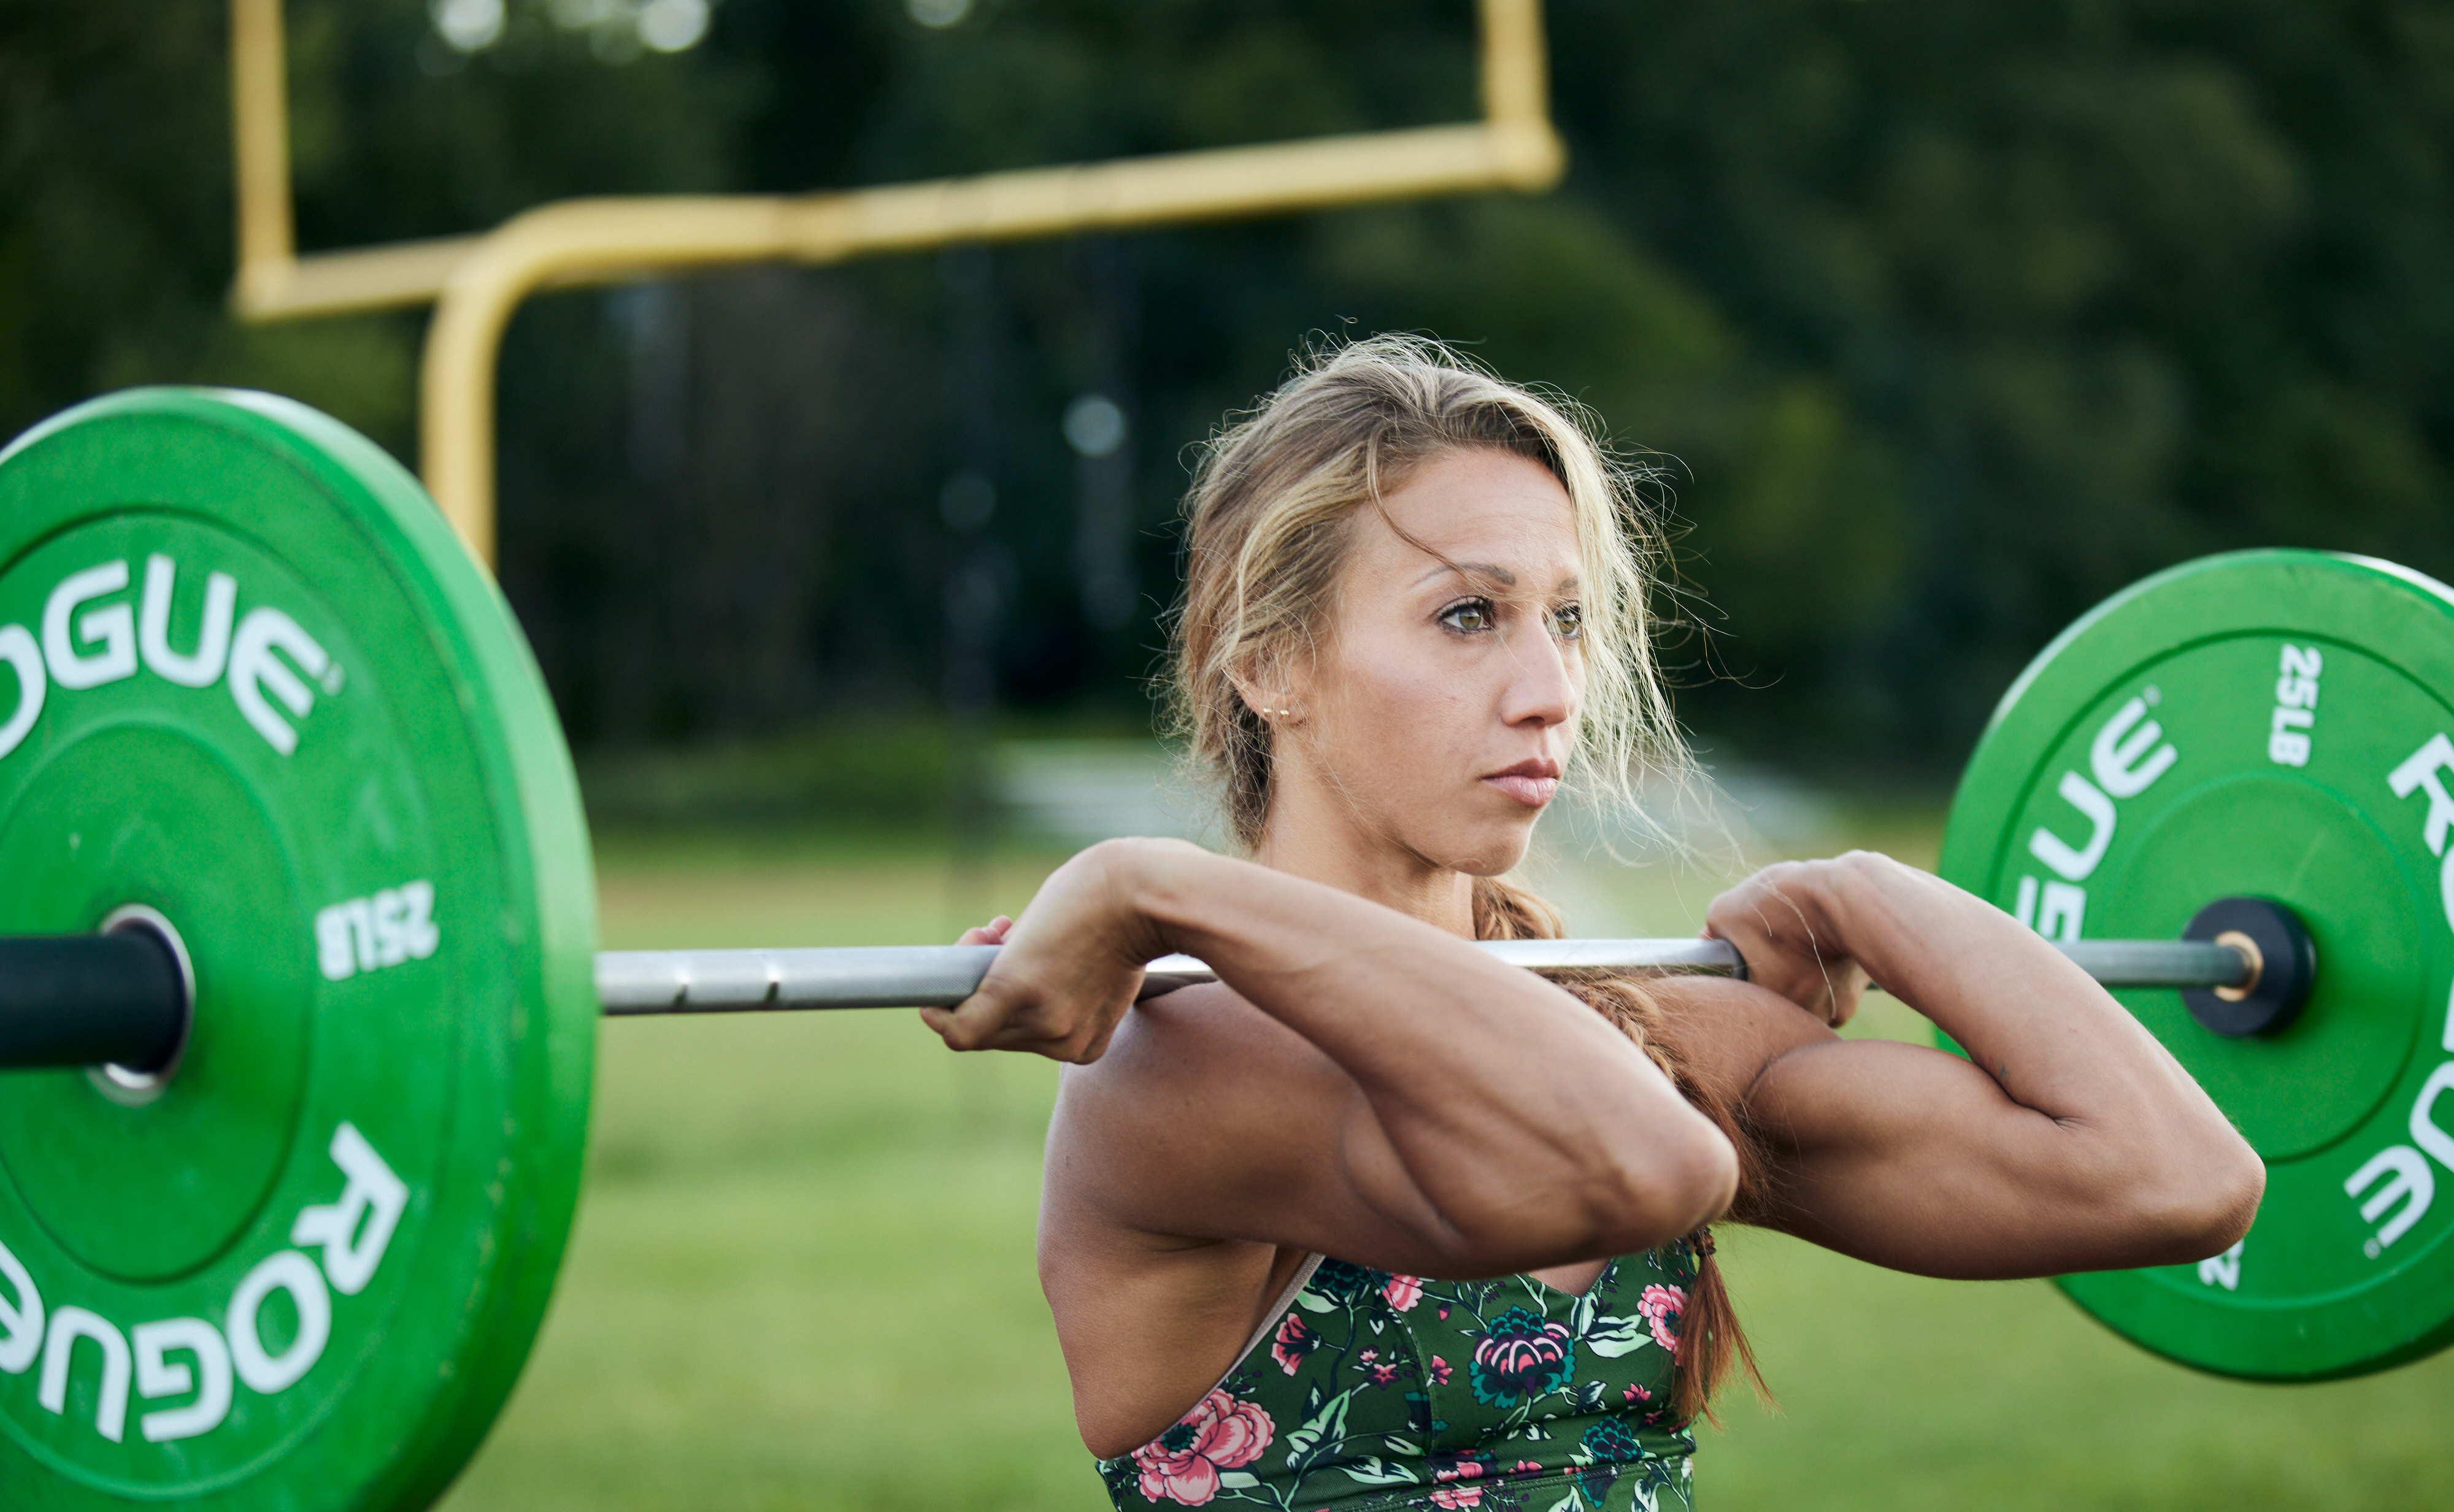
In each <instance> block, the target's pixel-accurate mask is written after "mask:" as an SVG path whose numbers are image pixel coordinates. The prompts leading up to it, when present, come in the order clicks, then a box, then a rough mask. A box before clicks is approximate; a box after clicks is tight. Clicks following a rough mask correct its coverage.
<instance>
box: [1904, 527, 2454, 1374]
mask: <svg viewBox="0 0 2454 1512" xmlns="http://www.w3.org/2000/svg"><path fill="white" fill-rule="evenodd" d="M2449 736H2454V591H2449V590H2448V589H2447V588H2445V587H2444V585H2442V584H2439V583H2436V582H2433V581H2431V580H2429V579H2428V578H2425V577H2423V576H2421V575H2419V574H2416V573H2411V572H2407V571H2404V570H2403V569H2401V568H2397V567H2393V566H2390V565H2388V564H2386V563H2383V562H2376V561H2368V560H2363V559H2360V558H2354V557H2346V556H2335V555H2328V554H2320V553H2314V552H2282V551H2272V552H2248V553H2242V554H2230V555H2223V556H2215V557H2209V558H2206V559H2204V560H2202V561H2197V562H2191V563H2188V564H2186V565H2184V566H2182V567H2178V568H2175V569H2173V570H2172V571H2170V572H2166V573H2163V574H2161V575H2157V576H2155V577H2151V578H2149V579H2147V580H2146V581H2145V582H2142V583H2141V584H2139V585H2138V586H2136V587H2134V588H2132V589H2130V590H2128V591H2126V592H2124V593H2122V594H2121V595H2118V596H2116V597H2115V598H2113V599H2111V600H2110V601H2108V602H2106V603H2105V604H2103V605H2102V606H2100V607H2099V608H2097V609H2096V610H2094V611H2092V612H2091V613H2090V614H2089V615H2087V616H2086V617H2084V618H2083V619H2082V620H2081V621H2080V622H2079V623H2078V624H2076V625H2074V626H2072V627H2071V629H2070V630H2069V631H2067V632H2065V633H2064V634H2063V635H2062V637H2061V638H2059V639H2058V640H2056V641H2055V642H2054V644H2053V645H2052V646H2050V647H2048V648H2047V649H2046V651H2045V652H2044V654H2043V655H2041V656H2039V657H2038V658H2037V660H2036V661H2035V663H2034V664H2033V665H2031V666H2030V667H2029V668H2028V670H2027V671H2026V672H2025V673H2024V674H2022V676H2021V677H2020V680H2019V681H2018V683H2016V684H2015V685H2014V686H2013V687H2012V689H2011V691H2010V693H2009V694H2008V695H2006V696H2004V698H2003V700H2002V704H2001V708H2000V709H1999V710H1998V711H1997V712H1996V714H1995V716H1994V721H1993V723H1992V725H1991V726H1990V727H1989V728H1988V729H1987V731H1986V734H1985V736H1984V738H1983V740H1982V741H1981V743H1980V744H1979V746H1978V749H1977V754H1976V756H1974V757H1973V758H1972V759H1971V761H1970V763H1969V768H1968V772H1967V775H1966V776H1965V777H1964V779H1963V780H1962V783H1961V790H1960V793H1959V796H1958V797H1957V798H1956V800H1955V801H1954V803H1953V806H1952V811H1951V820H1950V825H1949V828H1948V830H1947V831H1946V834H1945V837H1944V841H1943V853H1942V868H1941V869H1942V874H1943V876H1945V877H1948V878H1950V879H1951V880H1952V881H1954V882H1957V883H1959V884H1960V885H1961V886H1962V887H1965V888H1967V889H1969V890H1970V891H1972V892H1974V893H1977V894H1978V895H1979V896H1981V897H1986V898H1988V899H1990V900H1992V901H1993V902H1995V903H1996V904H1998V905H2000V906H2001V907H2002V908H2004V909H2006V910H2010V911H2013V912H2014V913H2017V914H2018V915H2020V916H2021V917H2022V919H2023V920H2024V921H2026V922H2028V923H2029V924H2030V925H2031V926H2032V927H2034V928H2036V929H2038V930H2040V931H2041V932H2042V933H2044V934H2047V935H2049V936H2054V937H2082V936H2084V937H2091V938H2096V937H2105V938H2120V937H2141V938H2151V939H2169V938H2175V937H2179V936H2180V935H2181V933H2182V928H2183V927H2184V926H2185V925H2186V924H2187V923H2188V922H2189V920H2190V917H2191V916H2192V915H2193V914H2195V913H2197V912H2198V911H2199V909H2200V908H2201V907H2203V905H2205V904H2207V903H2209V902H2211V901H2213V900H2214V899H2216V898H2219V897H2265V898H2270V899H2273V900H2276V901H2278V902H2282V903H2283V904H2285V905H2287V906H2288V907H2290V908H2291V909H2292V910H2293V911H2294V912H2295V913H2296V914H2298V915H2299V916H2300V917H2301V919H2302V921H2303V923H2304V924H2305V925H2306V926H2307V927H2308V930H2309V933H2310V935H2311V937H2312V938H2313V939H2314V941H2315V943H2316V946H2317V961H2318V969H2317V978H2316V985H2315V988H2314V990H2313V992H2312V993H2311V996H2310V998H2309V1000H2308V1005H2307V1006H2306V1007H2305V1008H2304V1009H2303V1011H2302V1013H2301V1015H2300V1017H2299V1018H2297V1019H2295V1020H2293V1021H2292V1022H2291V1023H2290V1024H2289V1025H2288V1026H2286V1027H2285V1028H2283V1030H2281V1031H2279V1032H2277V1033H2274V1034H2272V1035H2265V1036H2257V1037H2252V1038H2224V1037H2222V1036H2219V1035H2216V1034H2214V1033H2211V1032H2209V1031H2208V1030H2206V1029H2204V1028H2202V1027H2201V1026H2200V1024H2199V1023H2198V1021H2197V1020H2196V1019H2194V1018H2191V1016H2190V1014H2189V1012H2188V1011H2187V1009H2186V1008H2185V1007H2184V1006H2183V1004H2182V997H2181V995H2180V994H2179V993H2177V992H2172V991H2154V990H2129V991H2123V992H2121V993H2118V994H2116V996H2117V997H2119V998H2121V999H2122V1003H2123V1004H2124V1006H2126V1007H2127V1008H2128V1009H2129V1010H2130V1012H2131V1013H2133V1014H2134V1015H2136V1016H2137V1017H2138V1018H2139V1019H2140V1021H2141V1022H2142V1023H2144V1024H2145V1025H2146V1026H2147V1027H2148V1029H2149V1030H2151V1031H2152V1032H2153V1033H2154V1034H2155V1035H2156V1037H2157V1038H2159V1039H2161V1040H2162V1041H2163V1043H2164V1044H2165V1045H2166V1046H2167V1047H2169V1048H2170V1049H2171V1050H2172V1052H2173V1054H2174V1055H2175V1056H2176V1058H2179V1059H2180V1060H2181V1062H2182V1064H2183V1065H2184V1066H2186V1067H2188V1068H2189V1070H2190V1072H2191V1073H2192V1074H2193V1075H2194V1076H2196V1077H2197V1078H2198V1079H2199V1081H2200V1084H2201V1085H2203V1086H2204V1087H2205V1088H2206V1089H2207V1091H2208V1093H2209V1094H2210V1095H2211V1096H2213V1097H2214V1098H2215V1099H2216V1101H2217V1102H2218V1103H2219V1104H2220V1105H2222V1107H2223V1109H2224V1111H2225V1113H2226V1114H2228V1115H2229V1116H2230V1117H2231V1118H2232V1119H2233V1121H2234V1122H2235V1123H2236V1124H2237V1125H2238V1126H2239V1127H2240V1129H2241V1131H2242V1133H2243V1135H2244V1136H2245V1137H2246V1138H2247V1139H2249V1140H2250V1142H2251V1143H2252V1144H2253V1145H2255V1146H2256V1147H2257V1149H2258V1152H2259V1154H2260V1155H2261V1156H2262V1157H2263V1159H2265V1161H2266V1168H2267V1185H2266V1198H2265V1200H2264V1203H2263V1205H2262V1206H2261V1208H2260V1210H2259V1214H2258V1220H2257V1222H2256V1223H2255V1224H2254V1225H2253V1226H2252V1227H2251V1229H2250V1232H2249V1235H2248V1237H2247V1238H2246V1239H2245V1240H2243V1243H2242V1245H2241V1246H2240V1247H2238V1248H2237V1249H2235V1250H2234V1251H2232V1252H2229V1253H2227V1254H2225V1255H2223V1256H2220V1257H2216V1258H2214V1259H2211V1260H2207V1261H2205V1262H2203V1263H2200V1264H2195V1265H2173V1266H2161V1267H2156V1268H2151V1269H2143V1270H2131V1271H2112V1272H2100V1273H2094V1274H2089V1275H2082V1276H2071V1277H2065V1278H2063V1279H2062V1282H2061V1284H2062V1289H2063V1290H2064V1291H2065V1292H2067V1293H2068V1294H2069V1295H2070V1297H2071V1298H2072V1299H2073V1300H2075V1301H2077V1302H2078V1303H2079V1304H2080V1305H2081V1306H2082V1307H2083V1308H2085V1309H2086V1310H2087V1311H2088V1312H2090V1313H2092V1314H2094V1315H2095V1316H2096V1317H2097V1318H2099V1319H2100V1320H2102V1321H2104V1322H2105V1323H2107V1324H2109V1325H2110V1326H2111V1327H2113V1328H2114V1329H2115V1330H2116V1331H2118V1332H2120V1333H2121V1334H2122V1335H2123V1336H2125V1337H2127V1338H2129V1339H2131V1340H2134V1341H2137V1342H2139V1343H2141V1344H2142V1345H2144V1346H2146V1347H2147V1348H2149V1349H2151V1350H2154V1351H2156V1352H2157V1353H2159V1354H2162V1355H2165V1356H2168V1357H2170V1358H2172V1359H2174V1360H2178V1361H2183V1362H2185V1363H2187V1364H2191V1365H2195V1366H2198V1367H2200V1368H2202V1369H2204V1370H2209V1371H2213V1372H2216V1373H2219V1374H2222V1375H2227V1376H2238V1377H2245V1378H2251V1379H2257V1380H2267V1381H2314V1380H2324V1379H2329V1378H2334V1377H2342V1376H2351V1375H2358V1374H2361V1373H2363V1372H2366V1371H2372V1370H2380V1369H2384V1368H2385V1367H2387V1366H2390V1365H2394V1364H2398V1363H2401V1362H2403V1361H2407V1360H2411V1359H2415V1358H2417V1357H2419V1356H2421V1355H2424V1354H2426V1353H2428V1352H2430V1351H2432V1350H2435V1349H2437V1348H2440V1347H2442V1346H2443V1345H2444V1344H2445V1343H2447V1342H2448V1341H2454V1097H2443V1096H2441V1094H2443V1093H2444V1092H2445V1091H2447V1090H2448V1089H2449V1088H2454V1018H2449V1007H2448V993H2449V987H2454V923H2449V920H2454V845H2449V844H2448V843H2447V831H2448V827H2449V825H2454V797H2449V796H2447V795H2454V743H2449Z"/></svg>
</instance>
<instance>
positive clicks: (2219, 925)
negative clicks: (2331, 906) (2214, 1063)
mask: <svg viewBox="0 0 2454 1512" xmlns="http://www.w3.org/2000/svg"><path fill="white" fill-rule="evenodd" d="M2182 938H2183V939H2193V940H2207V941H2212V942H2219V943H2223V944H2227V945H2230V946H2232V947H2233V948H2234V949H2235V950H2238V951H2240V952H2241V954H2242V955H2243V957H2244V958H2247V959H2248V961H2249V963H2250V968H2251V969H2250V974H2249V977H2248V978H2247V979H2246V980H2244V981H2243V982H2241V983H2239V984H2238V985H2234V986H2231V987H2227V988H2218V987H2191V988H2184V989H2183V990H2182V1003H2183V1004H2184V1005H2185V1006H2186V1007H2187V1008H2188V1009H2189V1010H2190V1017H2191V1018H2196V1019H2197V1020H2198V1021H2199V1025H2200V1027H2201V1028H2203V1029H2205V1030H2206V1031H2208V1032H2209V1033H2210V1034H2219V1035H2223V1037H2224V1038H2228V1039H2246V1038H2252V1037H2256V1036H2272V1035H2279V1034H2282V1033H2283V1031H2284V1030H2286V1029H2288V1028H2290V1027H2291V1025H2292V1021H2293V1020H2294V1019H2295V1018H2299V1017H2300V1014H2301V1010H2302V1008H2303V1006H2304V1005H2306V1004H2307V1002H2308V1001H2309V992H2310V989H2311V988H2312V987H2313V986H2314V985H2315V984H2316V982H2317V978H2318V947H2317V945H2316V943H2315V942H2314V941H2312V940H2311V939H2310V937H2309V931H2308V929H2307V928H2306V927H2305V926H2304V925H2303V924H2302V922H2301V919H2300V917H2299V916H2298V915H2296V914H2294V913H2293V912H2292V910H2290V909H2289V908H2286V907H2285V906H2284V905H2283V904H2282V903H2279V902H2276V901H2275V900H2274V899H2272V898H2265V897H2220V898H2217V899H2216V900H2215V901H2214V902H2212V903H2209V904H2208V905H2207V906H2206V907H2204V908H2203V909H2200V910H2199V912H2198V914H2197V915H2196V916H2195V917H2192V918H2191V920H2190V922H2189V925H2188V927H2187V928H2185V929H2183V930H2182ZM2243 941H2246V943H2247V945H2248V946H2249V948H2248V949H2243V948H2242V947H2243Z"/></svg>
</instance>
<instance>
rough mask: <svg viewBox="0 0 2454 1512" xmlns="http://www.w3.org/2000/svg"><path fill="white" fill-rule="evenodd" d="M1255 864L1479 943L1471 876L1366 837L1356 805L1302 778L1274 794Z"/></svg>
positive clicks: (1385, 839) (1378, 838)
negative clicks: (1366, 899)
mask: <svg viewBox="0 0 2454 1512" xmlns="http://www.w3.org/2000/svg"><path fill="white" fill-rule="evenodd" d="M1290 775H1291V774H1290ZM1253 859H1255V860H1257V861H1258V862H1260V863H1261V864H1262V865H1263V866H1266V867H1269V868H1270V869H1271V870H1273V871H1279V872H1286V873H1288V874H1290V875H1292V876H1296V877H1304V878H1306V879H1308V880H1310V881H1315V882H1325V883H1327V884H1328V885H1329V886H1331V887H1335V888H1337V889H1338V890H1339V891H1340V892H1346V893H1353V894H1354V895H1356V896H1357V897H1368V898H1370V899H1371V900H1372V901H1374V902H1376V903H1379V904H1381V905H1383V906H1385V907H1388V908H1394V909H1396V910H1397V911H1398V912H1399V913H1401V914H1405V915H1408V916H1410V917H1415V918H1419V919H1421V920H1422V921H1423V922H1424V923H1426V924H1430V925H1431V926H1433V927H1434V928H1436V929H1444V930H1446V931H1448V932H1449V933H1450V934H1452V935H1459V936H1463V937H1466V938H1468V939H1471V938H1473V937H1474V877H1472V876H1470V875H1468V874H1467V873H1464V872H1460V871H1458V870H1457V869H1456V868H1454V867H1449V866H1442V865H1440V864H1439V863H1438V862H1436V861H1432V860H1429V859H1427V858H1425V857H1422V856H1420V855H1418V853H1416V852H1414V851H1412V850H1409V849H1407V848H1405V847H1404V846H1401V845H1398V844H1396V843H1394V842H1393V841H1392V840H1391V839H1390V838H1389V837H1386V836H1379V835H1374V834H1371V833H1368V832H1367V831H1366V830H1365V829H1364V828H1363V827H1362V825H1360V824H1359V823H1358V819H1357V815H1356V813H1355V810H1354V808H1353V806H1352V805H1351V804H1349V803H1347V802H1346V801H1344V799H1343V798H1342V797H1341V796H1338V794H1336V793H1332V792H1329V791H1326V790H1325V789H1323V788H1322V787H1321V786H1319V785H1318V784H1317V783H1312V782H1306V781H1303V780H1301V779H1300V778H1298V779H1297V780H1296V781H1293V782H1284V783H1281V784H1280V785H1279V786H1278V787H1277V789H1276V791H1274V792H1273V793H1272V794H1271V795H1270V814H1269V818H1268V819H1267V820H1266V821H1265V823H1264V826H1263V829H1262V832H1261V840H1260V843H1259V844H1258V845H1257V846H1255V847H1254V851H1253Z"/></svg>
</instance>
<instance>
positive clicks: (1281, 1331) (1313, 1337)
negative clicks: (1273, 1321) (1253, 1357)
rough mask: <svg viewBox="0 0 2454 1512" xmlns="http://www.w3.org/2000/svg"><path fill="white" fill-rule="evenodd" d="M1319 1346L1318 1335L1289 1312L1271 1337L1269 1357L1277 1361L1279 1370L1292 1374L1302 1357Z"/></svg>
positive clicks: (1300, 1362)
mask: <svg viewBox="0 0 2454 1512" xmlns="http://www.w3.org/2000/svg"><path fill="white" fill-rule="evenodd" d="M1319 1347H1320V1335H1318V1334H1316V1333H1314V1332H1313V1331H1312V1330H1311V1329H1309V1328H1306V1327H1305V1326H1304V1320H1302V1319H1300V1318H1298V1317H1297V1316H1296V1315H1295V1314H1293V1313H1289V1314H1287V1318H1286V1321H1284V1322H1282V1323H1280V1324H1278V1331H1277V1334H1276V1335H1275V1336H1274V1337H1273V1339H1272V1341H1271V1344H1270V1358H1271V1359H1272V1360H1275V1361H1277V1362H1278V1368H1279V1369H1280V1370H1283V1371H1285V1372H1286V1373H1287V1374H1288V1375H1290V1376H1292V1375H1294V1374H1295V1373H1296V1367H1297V1365H1300V1364H1302V1363H1303V1357H1304V1356H1306V1355H1309V1354H1311V1353H1312V1352H1313V1351H1314V1350H1316V1349H1318V1348H1319Z"/></svg>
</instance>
